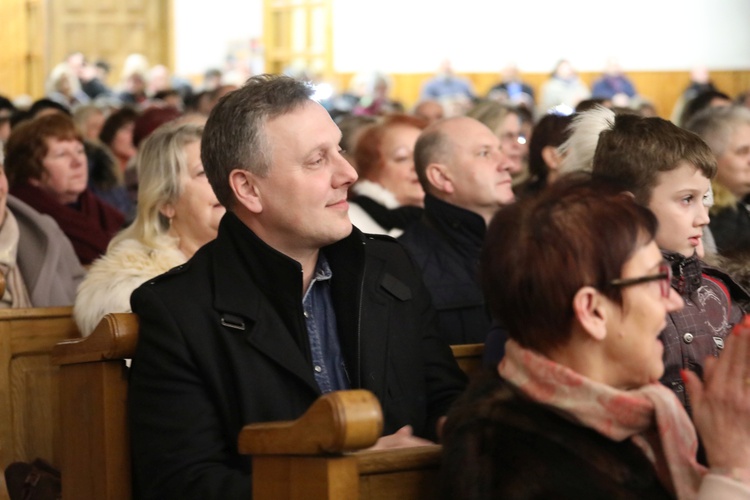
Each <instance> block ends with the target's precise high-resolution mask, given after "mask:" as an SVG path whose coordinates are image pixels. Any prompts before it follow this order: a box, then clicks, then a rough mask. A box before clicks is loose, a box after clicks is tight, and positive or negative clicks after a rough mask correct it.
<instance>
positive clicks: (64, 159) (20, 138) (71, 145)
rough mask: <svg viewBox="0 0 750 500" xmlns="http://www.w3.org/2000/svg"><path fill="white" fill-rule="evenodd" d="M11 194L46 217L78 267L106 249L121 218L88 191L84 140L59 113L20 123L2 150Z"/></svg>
mask: <svg viewBox="0 0 750 500" xmlns="http://www.w3.org/2000/svg"><path fill="white" fill-rule="evenodd" d="M5 168H6V173H7V175H8V181H9V183H10V194H12V195H13V196H15V197H17V198H19V199H21V200H22V201H24V202H26V203H27V204H29V205H30V206H31V207H32V208H35V209H36V210H37V211H39V212H41V213H43V214H48V215H50V216H51V217H52V218H53V219H55V222H57V223H58V225H59V226H60V228H61V229H62V230H63V232H64V233H65V235H66V236H67V237H68V238H69V239H70V241H71V243H73V248H74V249H75V252H76V255H78V259H79V260H80V261H81V264H83V265H88V264H90V263H91V262H92V261H93V260H94V259H95V258H97V257H98V256H99V255H101V254H103V253H104V251H105V250H106V249H107V244H108V243H109V240H110V239H111V238H112V236H114V234H115V233H116V232H117V231H119V229H120V228H121V227H122V225H123V222H124V220H125V218H124V216H123V215H122V214H121V213H120V212H118V211H117V210H116V209H115V208H113V207H112V206H110V205H108V204H106V203H104V202H103V201H102V200H101V199H99V198H98V197H97V196H96V195H94V194H93V193H92V192H91V191H90V190H89V189H88V188H87V183H88V163H87V161H86V153H85V151H84V148H83V138H82V137H81V135H80V133H79V132H78V131H77V130H76V127H75V124H74V123H73V120H72V119H71V118H70V117H68V116H64V115H61V114H54V115H48V116H42V117H39V118H35V119H33V120H30V121H27V122H24V123H22V124H20V125H18V127H17V128H15V129H14V130H13V132H12V133H11V135H10V138H9V139H8V144H7V146H6V158H5Z"/></svg>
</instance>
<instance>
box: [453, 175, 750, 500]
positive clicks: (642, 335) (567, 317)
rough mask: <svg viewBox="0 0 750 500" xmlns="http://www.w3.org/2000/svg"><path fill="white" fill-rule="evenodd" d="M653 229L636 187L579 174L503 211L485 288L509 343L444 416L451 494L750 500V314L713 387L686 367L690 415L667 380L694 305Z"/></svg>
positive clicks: (710, 368) (492, 231) (489, 249)
mask: <svg viewBox="0 0 750 500" xmlns="http://www.w3.org/2000/svg"><path fill="white" fill-rule="evenodd" d="M656 229H657V222H656V218H655V217H654V215H653V214H652V213H651V212H650V211H649V210H648V209H647V208H645V207H643V206H640V205H638V204H637V203H636V202H635V201H634V200H633V198H632V197H631V196H629V195H627V194H620V193H619V192H618V190H616V189H613V188H611V187H610V186H608V185H605V184H603V183H601V181H597V182H596V183H594V182H592V181H591V180H590V179H580V178H577V179H562V180H560V181H559V182H558V183H556V184H553V185H552V186H550V187H549V188H548V190H546V191H544V192H542V193H541V194H540V195H539V196H537V197H530V198H527V199H524V200H522V201H520V202H518V203H517V204H516V205H514V206H511V207H508V208H505V209H503V210H502V211H501V212H500V213H499V214H498V215H497V216H496V217H495V219H494V220H493V221H492V223H491V225H490V227H489V229H488V232H487V238H486V241H485V247H484V249H483V253H482V257H481V266H482V277H483V287H484V292H485V297H486V298H487V300H488V304H489V307H490V310H491V311H492V313H493V316H494V317H495V318H496V319H498V320H500V321H501V322H502V323H503V324H504V325H506V326H507V328H508V331H509V335H510V340H509V341H508V342H507V346H506V355H505V357H504V358H503V360H502V361H501V362H500V364H499V365H498V367H497V371H496V372H497V376H495V377H493V378H492V379H491V380H482V381H477V382H476V383H475V385H474V386H473V387H472V388H469V390H468V391H467V393H466V395H465V396H464V398H463V400H462V401H459V402H457V403H456V405H455V407H454V409H453V410H452V411H451V412H450V413H449V415H448V419H447V422H446V424H445V427H444V433H443V443H444V461H443V464H444V473H443V474H442V475H441V477H442V478H443V479H444V481H445V483H446V484H445V488H444V489H443V491H444V494H445V498H451V499H480V498H481V499H484V498H487V499H490V498H493V499H494V498H517V499H524V498H535V499H536V498H632V499H636V498H680V499H683V498H700V499H703V498H705V499H708V498H750V418H749V417H750V325H748V324H744V325H742V326H741V327H738V329H737V330H736V331H735V335H734V336H733V338H731V339H730V340H729V341H728V342H727V347H726V349H725V351H724V353H723V355H722V357H721V358H720V359H718V360H713V359H712V360H711V362H709V363H707V364H706V367H705V371H704V374H703V378H704V382H701V381H700V379H699V378H698V376H696V374H694V373H692V372H687V371H686V372H685V373H683V377H684V378H685V380H686V382H687V390H688V392H689V393H690V396H691V398H692V400H693V416H694V422H695V424H694V425H693V423H691V421H690V418H689V417H688V415H687V413H686V411H685V410H684V408H683V406H682V405H681V404H680V402H679V400H678V399H677V397H676V396H675V394H674V393H673V392H672V391H670V390H669V389H668V388H666V387H665V386H663V385H662V384H660V383H659V382H658V381H659V378H660V377H661V375H662V372H663V371H664V364H663V361H662V353H663V346H662V343H661V341H660V340H659V334H660V333H661V331H662V329H663V328H664V325H665V323H666V317H667V313H669V312H671V311H675V310H678V309H680V308H681V307H682V306H683V301H682V299H681V298H680V296H679V295H678V294H677V292H676V291H675V290H674V289H673V288H672V287H671V286H670V277H671V276H670V266H668V265H667V264H666V263H665V262H664V260H663V257H662V254H661V252H660V251H659V248H658V247H657V245H656V243H655V241H654V237H655V234H656ZM507 248H511V249H513V251H511V252H508V251H505V249H507ZM696 430H697V432H698V433H699V434H700V437H701V438H702V443H703V445H704V447H705V451H706V456H707V458H708V464H709V468H707V467H705V466H703V465H701V464H699V463H698V461H697V459H696V451H697V448H698V440H697V435H696Z"/></svg>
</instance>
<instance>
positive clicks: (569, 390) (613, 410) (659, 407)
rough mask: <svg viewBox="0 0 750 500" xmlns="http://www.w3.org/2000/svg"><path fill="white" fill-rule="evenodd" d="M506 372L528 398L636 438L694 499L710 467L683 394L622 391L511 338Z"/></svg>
mask: <svg viewBox="0 0 750 500" xmlns="http://www.w3.org/2000/svg"><path fill="white" fill-rule="evenodd" d="M498 371H499V373H500V376H502V377H503V378H504V379H505V380H507V381H508V382H510V383H511V384H513V385H514V386H516V387H517V388H518V389H520V390H521V392H523V393H524V394H525V395H526V396H527V397H529V398H530V399H532V400H533V401H536V402H538V403H541V404H544V405H546V406H550V407H552V408H554V409H555V410H558V412H559V413H561V414H562V415H563V416H564V417H566V418H568V419H570V420H572V421H574V422H576V423H579V424H580V425H583V426H585V427H589V428H591V429H594V430H595V431H597V432H599V433H600V434H602V435H604V436H606V437H608V438H610V439H612V440H613V441H623V440H625V439H628V438H630V439H632V440H633V442H634V443H635V444H636V445H637V446H639V447H640V448H641V449H642V450H643V452H644V453H645V454H646V456H647V457H648V459H649V460H650V461H651V462H652V463H653V464H654V467H655V469H656V472H657V474H658V476H659V479H660V480H661V482H662V484H663V485H664V486H665V487H666V488H667V489H668V490H670V491H672V492H674V493H675V494H676V495H677V498H679V499H680V500H682V499H693V498H695V496H696V494H697V493H698V488H699V487H700V483H701V480H702V478H703V475H704V474H705V473H706V472H707V470H706V468H705V467H703V466H702V465H700V464H699V463H698V462H697V461H696V459H695V454H696V451H697V449H698V439H697V437H696V434H695V428H694V427H693V424H692V422H691V421H690V417H688V415H687V413H686V412H685V409H684V408H683V407H682V405H681V404H680V402H679V400H678V399H677V397H676V396H675V395H674V394H673V393H672V391H670V390H669V389H667V388H666V387H664V386H663V385H661V384H649V385H646V386H644V387H641V388H640V389H637V390H632V391H622V390H619V389H615V388H614V387H610V386H608V385H606V384H602V383H599V382H594V381H593V380H591V379H588V378H586V377H584V376H583V375H580V374H579V373H576V372H575V371H573V370H571V369H570V368H567V367H566V366H563V365H560V364H557V363H555V362H554V361H552V360H550V359H548V358H546V357H544V356H542V355H540V354H537V353H535V352H533V351H530V350H528V349H524V348H523V347H521V346H520V345H518V344H517V343H516V342H515V341H513V340H509V341H508V343H507V344H506V347H505V357H504V358H503V360H502V362H501V363H500V366H499V367H498Z"/></svg>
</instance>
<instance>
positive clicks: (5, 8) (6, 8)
mask: <svg viewBox="0 0 750 500" xmlns="http://www.w3.org/2000/svg"><path fill="white" fill-rule="evenodd" d="M0 19H2V21H3V28H2V29H0V47H2V50H0V94H2V95H6V96H16V95H19V94H31V95H38V94H41V92H42V89H43V85H44V76H45V72H44V71H45V69H44V55H43V47H44V45H43V44H44V36H43V34H44V32H45V26H46V21H45V17H44V5H43V2H42V1H41V0H3V1H2V2H0Z"/></svg>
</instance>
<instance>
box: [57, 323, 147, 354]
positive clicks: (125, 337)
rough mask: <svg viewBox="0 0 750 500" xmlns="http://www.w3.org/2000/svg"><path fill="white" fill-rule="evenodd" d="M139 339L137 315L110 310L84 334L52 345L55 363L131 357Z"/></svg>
mask: <svg viewBox="0 0 750 500" xmlns="http://www.w3.org/2000/svg"><path fill="white" fill-rule="evenodd" d="M137 343H138V316H136V315H135V314H133V313H110V314H107V315H106V316H104V318H102V320H101V321H100V322H99V324H98V325H97V326H96V328H95V329H94V331H93V332H92V333H91V335H89V336H88V337H85V338H80V339H72V340H66V341H64V342H60V343H58V344H57V345H56V346H55V347H54V348H53V349H52V363H54V364H56V365H69V364H74V363H87V362H91V361H102V360H107V359H124V358H132V357H133V354H134V353H135V347H136V345H137Z"/></svg>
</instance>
